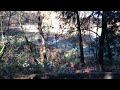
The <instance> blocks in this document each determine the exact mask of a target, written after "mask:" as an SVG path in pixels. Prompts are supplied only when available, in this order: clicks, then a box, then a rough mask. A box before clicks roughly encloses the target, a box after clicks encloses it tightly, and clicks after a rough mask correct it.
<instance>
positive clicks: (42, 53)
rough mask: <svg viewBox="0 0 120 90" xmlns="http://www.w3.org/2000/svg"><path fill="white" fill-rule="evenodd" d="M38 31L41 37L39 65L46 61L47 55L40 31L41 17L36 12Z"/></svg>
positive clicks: (42, 34) (41, 31)
mask: <svg viewBox="0 0 120 90" xmlns="http://www.w3.org/2000/svg"><path fill="white" fill-rule="evenodd" d="M38 30H39V34H40V37H41V43H40V63H41V64H42V63H43V62H44V60H46V61H47V54H46V43H45V38H44V33H43V30H42V17H41V14H40V11H38Z"/></svg>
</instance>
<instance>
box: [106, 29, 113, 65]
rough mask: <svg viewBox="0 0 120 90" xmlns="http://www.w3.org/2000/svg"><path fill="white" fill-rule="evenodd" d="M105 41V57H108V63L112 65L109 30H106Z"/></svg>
mask: <svg viewBox="0 0 120 90" xmlns="http://www.w3.org/2000/svg"><path fill="white" fill-rule="evenodd" d="M106 35H107V36H106V40H107V54H108V55H107V57H108V59H109V61H110V64H111V65H112V61H111V60H112V59H113V58H112V51H111V48H110V40H109V38H110V37H109V30H108V29H107V33H106Z"/></svg>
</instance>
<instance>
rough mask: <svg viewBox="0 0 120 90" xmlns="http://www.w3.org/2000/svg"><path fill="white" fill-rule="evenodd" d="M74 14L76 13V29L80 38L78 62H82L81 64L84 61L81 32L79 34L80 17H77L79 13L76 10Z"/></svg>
mask: <svg viewBox="0 0 120 90" xmlns="http://www.w3.org/2000/svg"><path fill="white" fill-rule="evenodd" d="M76 15H77V25H78V27H77V29H78V31H79V40H80V43H79V46H80V57H81V58H80V62H81V63H82V65H84V64H85V62H84V53H83V41H82V34H81V29H80V19H79V13H78V11H76Z"/></svg>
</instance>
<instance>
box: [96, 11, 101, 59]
mask: <svg viewBox="0 0 120 90" xmlns="http://www.w3.org/2000/svg"><path fill="white" fill-rule="evenodd" d="M99 15H100V11H98V16H97V29H96V31H97V32H96V33H98V25H99ZM98 38H99V37H98ZM97 55H98V46H97V34H96V55H95V59H97Z"/></svg>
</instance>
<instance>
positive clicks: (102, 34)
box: [98, 11, 107, 71]
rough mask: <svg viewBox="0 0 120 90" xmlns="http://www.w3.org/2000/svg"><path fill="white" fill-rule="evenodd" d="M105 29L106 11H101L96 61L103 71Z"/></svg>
mask: <svg viewBox="0 0 120 90" xmlns="http://www.w3.org/2000/svg"><path fill="white" fill-rule="evenodd" d="M106 31H107V20H106V12H104V11H103V15H102V33H101V37H100V39H99V51H98V62H99V65H100V71H104V66H103V64H104V63H103V56H104V52H103V50H104V44H105V41H104V40H105V35H106Z"/></svg>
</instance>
